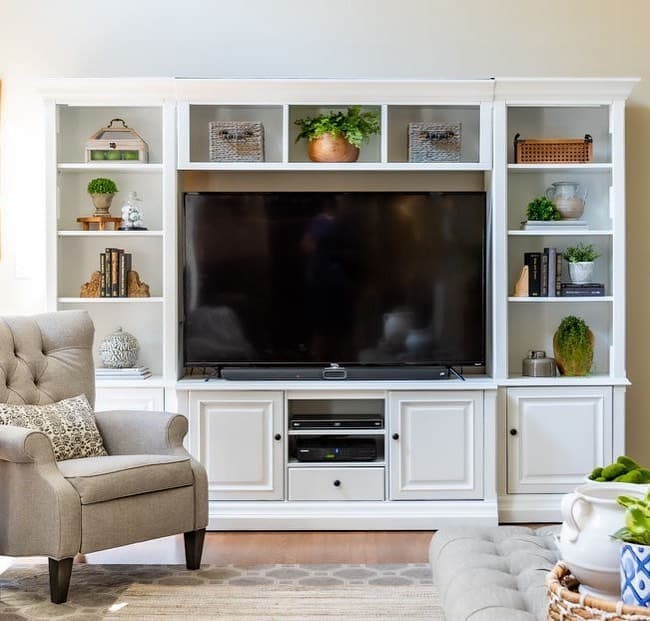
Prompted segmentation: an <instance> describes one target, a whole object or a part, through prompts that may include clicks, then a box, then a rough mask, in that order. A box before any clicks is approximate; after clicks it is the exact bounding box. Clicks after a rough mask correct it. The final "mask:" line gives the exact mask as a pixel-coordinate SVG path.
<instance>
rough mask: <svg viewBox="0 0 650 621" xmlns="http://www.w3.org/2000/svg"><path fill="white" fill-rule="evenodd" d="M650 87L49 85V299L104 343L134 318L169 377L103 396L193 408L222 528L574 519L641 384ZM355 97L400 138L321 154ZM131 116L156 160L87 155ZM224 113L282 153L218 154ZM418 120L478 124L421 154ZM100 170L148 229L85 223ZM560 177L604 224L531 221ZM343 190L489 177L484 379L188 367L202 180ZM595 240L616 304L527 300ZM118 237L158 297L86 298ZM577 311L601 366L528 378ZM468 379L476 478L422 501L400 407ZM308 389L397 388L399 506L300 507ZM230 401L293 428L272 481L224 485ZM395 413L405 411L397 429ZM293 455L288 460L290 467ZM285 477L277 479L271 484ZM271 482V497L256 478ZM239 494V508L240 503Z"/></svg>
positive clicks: (389, 460)
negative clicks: (440, 155) (315, 134)
mask: <svg viewBox="0 0 650 621" xmlns="http://www.w3.org/2000/svg"><path fill="white" fill-rule="evenodd" d="M634 83H635V81H634V80H628V79H500V78H497V79H495V80H492V79H491V80H461V81H453V80H452V81H435V80H434V81H428V80H426V81H390V80H386V81H381V80H322V81H318V80H316V81H312V80H194V79H160V80H158V79H153V80H138V79H128V80H120V79H105V80H104V79H93V80H82V79H79V80H76V79H72V80H51V81H48V82H47V84H45V85H44V87H43V92H44V97H45V102H46V111H47V172H46V182H47V201H48V205H47V214H48V225H47V228H48V235H47V240H48V268H47V269H48V275H47V276H48V278H47V281H48V307H49V308H50V309H52V310H55V309H68V308H84V309H86V310H88V312H89V313H90V315H91V317H92V318H93V321H94V322H95V326H96V337H97V342H98V341H99V339H101V338H102V337H103V336H105V335H106V334H108V333H110V332H112V331H114V330H115V329H116V328H117V327H118V326H121V327H122V328H124V329H125V330H128V331H129V332H131V333H132V334H134V335H135V336H136V337H137V338H138V340H139V342H140V346H141V355H140V360H139V363H140V364H142V365H143V366H148V367H149V368H150V369H151V370H152V372H153V377H152V378H149V379H147V380H144V381H142V382H138V381H136V380H129V381H128V382H125V381H122V382H120V381H119V380H117V381H109V380H102V381H100V382H98V388H99V390H98V395H99V399H100V400H101V402H102V404H108V405H111V404H112V405H116V404H117V405H119V406H120V407H138V408H150V409H155V408H161V407H163V406H165V407H167V408H169V409H175V410H179V411H182V412H184V413H186V414H187V415H188V416H189V418H190V435H189V446H190V448H192V450H193V451H194V452H195V453H196V454H197V455H198V456H199V457H200V458H201V459H202V461H204V463H206V465H207V468H208V474H209V476H211V477H212V479H211V481H212V482H211V488H210V489H211V492H210V493H211V498H212V499H213V500H216V499H218V500H219V503H217V504H214V505H213V506H212V507H211V515H212V517H213V518H214V520H213V525H215V524H217V521H216V520H217V518H219V521H218V524H220V526H217V527H219V528H258V527H259V528H262V527H263V528H307V527H310V526H313V525H314V524H316V523H317V524H318V527H322V528H347V527H349V528H356V527H361V528H363V527H368V528H374V527H378V528H393V527H394V528H400V527H403V528H421V527H426V528H435V527H437V525H441V524H443V523H446V522H445V520H447V519H449V520H455V519H467V520H474V523H494V522H495V521H496V519H497V515H498V516H499V517H500V518H501V519H502V520H513V521H517V520H524V521H539V520H544V519H557V517H558V511H557V506H558V505H557V501H558V498H559V494H561V493H563V492H565V491H568V490H569V489H571V488H572V487H573V486H574V485H575V484H576V483H577V482H579V481H580V480H581V477H582V476H583V475H582V473H583V472H584V471H586V470H588V469H590V468H589V466H590V465H592V464H597V463H602V462H604V461H607V460H608V459H610V458H611V457H612V456H615V455H616V454H619V453H622V452H623V450H624V429H625V399H624V394H625V386H626V384H627V383H628V382H627V376H626V370H625V187H624V184H625V146H624V136H625V100H626V98H627V96H628V94H629V92H630V90H631V89H632V87H633V86H634ZM349 105H361V106H362V107H363V108H364V109H365V110H374V111H376V112H377V113H378V114H379V117H380V120H381V131H380V134H379V135H377V136H373V137H372V139H371V140H370V142H369V143H368V144H367V145H364V147H363V148H362V150H361V156H360V158H359V161H358V162H355V163H351V164H320V163H314V162H311V161H309V160H308V158H307V155H306V149H305V144H304V142H303V141H301V142H298V143H296V141H295V138H296V135H297V134H296V132H297V127H296V125H295V123H294V122H295V120H296V119H297V118H301V117H303V116H305V115H312V114H316V113H319V112H323V111H329V110H333V109H344V108H345V107H347V106H349ZM112 118H122V119H125V120H126V122H127V123H128V125H129V126H130V127H133V128H135V129H137V131H138V132H139V133H140V134H141V135H142V136H143V138H144V139H145V141H146V142H147V143H148V146H149V153H150V157H149V161H148V162H146V163H144V162H90V163H86V162H85V161H84V144H85V141H86V140H87V138H88V137H89V136H90V135H91V134H93V132H95V131H96V130H97V129H99V128H100V127H103V126H105V125H106V124H107V123H108V122H109V121H110V120H111V119H112ZM219 120H247V121H258V122H261V123H262V124H263V126H264V130H265V159H264V161H261V162H252V163H246V162H212V161H210V159H209V140H208V124H209V123H210V122H211V121H219ZM417 121H439V122H459V123H461V124H462V148H461V156H460V160H459V161H457V162H438V163H413V162H409V161H408V149H407V138H406V136H407V128H408V124H409V123H410V122H417ZM517 133H518V134H520V135H521V137H522V138H555V137H581V136H583V135H584V134H590V135H591V136H592V137H593V143H594V158H593V162H590V163H585V164H519V163H515V162H514V155H513V138H514V136H515V134H517ZM96 176H106V177H110V178H112V179H113V180H114V181H115V182H116V183H117V185H118V187H119V189H120V191H119V193H118V195H117V196H116V197H115V199H114V203H113V207H112V212H113V214H114V215H117V214H119V208H120V206H121V204H122V201H123V200H124V199H125V198H126V196H127V193H128V191H130V190H136V191H137V192H138V194H139V195H140V196H141V197H142V199H143V205H144V215H145V224H146V226H147V227H148V230H147V231H139V232H119V231H102V232H99V231H81V230H80V227H79V226H78V225H77V223H76V218H77V217H80V216H85V215H89V214H90V213H91V212H92V204H91V202H90V198H89V196H88V195H87V194H86V185H87V183H88V181H89V180H90V179H92V178H93V177H96ZM556 181H576V182H578V183H580V184H581V185H582V186H584V187H585V188H586V189H587V193H588V198H587V202H586V209H585V214H584V219H585V220H586V222H587V224H588V228H587V229H585V230H569V229H560V230H558V229H557V228H556V229H553V230H544V229H540V230H524V229H522V228H521V222H522V221H523V220H525V210H526V205H527V203H528V202H529V201H530V200H531V199H532V198H533V197H536V196H541V195H542V194H543V193H544V191H545V189H546V188H547V187H549V186H550V185H551V183H553V182H556ZM330 187H332V188H338V189H346V190H347V189H352V190H354V189H359V190H361V189H387V188H394V189H399V190H408V189H414V190H422V189H430V190H438V189H445V190H476V189H483V190H485V192H486V194H487V197H488V236H489V237H488V249H489V257H488V282H487V299H488V301H489V302H488V325H487V352H488V356H487V360H486V367H485V375H484V376H483V377H480V378H474V379H473V381H469V382H467V383H465V384H464V385H459V383H458V381H455V380H449V381H444V382H439V383H438V382H424V383H422V382H402V383H396V382H363V383H357V384H351V383H350V382H348V383H345V382H321V383H313V382H310V383H302V384H301V383H300V382H293V383H290V382H246V383H237V382H225V381H223V380H219V381H214V380H212V381H210V382H204V381H202V380H197V379H190V378H183V377H182V374H183V370H182V368H181V362H180V360H181V359H182V356H181V355H180V353H179V352H180V347H181V346H180V340H179V320H180V319H181V316H180V314H179V313H180V310H179V305H180V301H179V263H178V256H179V245H180V238H179V229H178V222H179V218H178V213H179V209H180V205H181V196H182V192H183V191H201V190H206V189H209V190H219V189H225V190H228V191H232V190H237V189H242V190H243V189H255V190H277V189H282V190H291V189H292V188H294V189H301V190H304V189H306V188H312V189H317V190H322V189H327V188H330ZM578 241H583V242H585V243H591V244H594V246H595V248H596V249H597V251H598V252H599V253H600V255H601V257H600V258H599V259H598V260H597V263H596V272H595V276H594V280H595V281H597V282H602V283H604V284H605V296H604V297H597V298H562V297H550V298H541V297H535V298H529V297H523V298H522V297H514V296H513V290H514V284H515V282H516V280H517V278H518V276H519V274H520V271H521V267H522V265H523V255H524V253H525V252H540V251H542V250H543V248H546V247H555V248H557V249H558V250H559V251H563V250H564V249H566V247H567V246H569V245H575V244H576V243H577V242H578ZM106 247H119V248H124V249H125V251H126V252H130V253H132V255H133V265H134V269H136V270H137V271H138V272H139V274H140V277H141V278H142V280H143V281H145V282H147V283H148V284H149V285H150V288H151V297H150V298H80V297H79V289H80V286H81V285H82V283H84V282H86V281H87V280H88V279H89V277H90V274H91V273H92V272H93V271H94V270H96V269H98V266H99V253H100V252H101V251H102V250H103V249H104V248H106ZM569 314H575V315H579V316H580V317H582V318H584V319H585V320H586V322H587V323H588V324H589V326H590V327H591V329H592V331H593V332H594V334H595V337H596V345H595V360H594V367H593V369H592V373H591V374H590V375H589V376H588V377H586V378H567V377H554V378H533V377H523V376H522V375H521V368H522V358H523V357H524V356H525V355H526V354H527V352H528V351H529V350H531V349H544V350H546V352H547V354H549V355H552V351H553V347H552V338H553V333H554V332H555V329H556V328H557V326H558V324H559V323H560V321H561V320H562V318H563V317H565V316H567V315H569ZM96 362H99V360H98V358H97V357H96ZM449 391H452V392H449ZM458 391H460V392H462V393H463V394H465V396H466V399H465V400H464V401H463V403H464V405H463V406H462V407H463V408H469V409H463V410H462V411H463V412H466V413H467V412H470V413H471V412H473V414H468V416H469V418H468V419H467V421H471V422H467V425H469V426H470V427H472V429H474V432H475V435H471V434H470V435H467V434H468V433H469V428H468V427H466V426H465V427H459V428H457V429H456V428H454V429H455V431H454V432H453V434H452V435H451V436H450V442H452V443H453V441H454V438H455V439H456V441H458V442H460V443H461V444H462V445H463V447H464V448H465V450H466V451H467V455H468V456H467V459H468V460H469V461H467V462H466V463H467V464H472V465H471V468H470V470H471V472H470V471H464V474H462V475H459V477H460V478H459V481H460V483H459V484H458V485H457V486H456V487H454V484H453V482H452V483H451V484H449V485H447V487H445V486H444V485H443V486H442V487H441V486H440V485H438V487H436V486H435V485H434V486H433V487H435V492H431V491H430V492H427V493H425V494H424V495H423V496H421V497H419V496H418V495H417V493H415V494H414V493H412V492H411V491H405V489H404V488H402V487H400V483H399V481H397V482H396V480H395V479H394V476H396V474H395V473H396V472H398V470H399V469H398V467H397V466H396V465H395V464H396V462H395V459H396V456H397V455H398V454H399V455H402V457H403V454H400V453H398V452H397V445H396V443H395V442H394V441H393V440H391V437H392V435H391V434H390V432H391V427H390V425H393V424H395V425H397V424H402V423H399V421H401V420H402V419H401V418H400V416H401V415H397V414H396V415H395V416H396V418H391V417H392V416H393V414H395V413H394V412H393V411H392V410H391V408H394V407H400V408H401V407H402V405H397V404H399V403H401V401H400V400H399V398H398V397H399V395H400V394H406V393H407V392H408V394H409V395H411V396H414V397H417V396H418V395H419V396H420V398H421V399H422V400H423V402H424V403H426V404H428V405H427V406H426V407H429V406H431V407H432V408H433V410H436V407H434V406H437V404H438V401H439V399H437V398H436V395H443V393H444V394H445V395H449V394H452V393H453V394H456V393H457V392H458ZM296 396H298V397H300V398H303V397H304V398H316V397H318V396H320V397H321V398H322V397H323V396H328V398H333V399H335V398H342V396H346V398H358V399H365V398H376V399H381V400H384V402H385V404H386V408H387V431H386V432H384V433H383V434H382V437H384V438H385V441H386V447H385V449H386V450H385V452H384V453H382V461H381V463H375V464H374V466H375V467H377V468H382V469H384V470H385V471H386V489H385V492H384V491H382V494H385V496H384V502H379V501H378V502H376V503H374V504H373V503H371V505H372V506H365V505H364V507H363V508H362V506H361V505H362V504H363V503H361V504H359V503H357V504H356V505H355V503H351V504H347V505H345V504H341V503H331V502H330V503H324V502H321V503H316V504H314V505H312V509H315V510H316V514H317V517H314V516H313V515H310V513H309V512H306V511H303V510H302V509H301V508H299V506H298V505H296V504H295V503H291V502H288V503H287V502H286V500H287V499H288V498H290V496H291V493H290V488H291V485H292V483H291V480H290V477H289V475H288V473H287V471H286V470H285V469H284V466H286V465H287V464H286V463H285V460H286V453H285V452H284V451H286V448H285V442H284V439H281V440H274V439H273V438H274V437H276V436H277V435H280V437H281V438H283V437H284V436H285V435H287V434H286V420H285V413H284V410H285V408H286V407H287V404H288V403H289V402H290V401H291V399H293V398H296ZM224 404H226V405H227V404H231V405H232V408H233V410H232V411H238V408H241V409H242V410H243V411H247V412H248V411H259V413H260V417H261V418H260V420H263V421H265V422H264V425H266V426H267V427H265V429H267V428H268V429H272V428H273V429H275V432H276V433H274V435H273V437H271V436H268V437H267V435H264V434H262V436H261V437H259V438H258V440H259V441H260V442H262V443H263V445H264V446H266V447H267V448H268V450H269V451H271V453H272V455H273V459H271V460H270V461H269V462H268V463H267V462H265V463H267V466H268V468H271V470H272V472H271V471H269V472H266V471H265V472H263V473H262V474H261V475H260V476H261V477H262V478H263V479H264V481H265V483H264V484H262V483H260V482H259V481H258V482H257V483H256V484H255V485H252V486H250V487H248V488H246V489H243V488H242V489H238V490H235V491H232V492H230V495H229V492H228V491H224V490H228V489H232V488H231V487H229V486H228V485H230V484H226V483H224V482H223V481H222V482H221V483H223V485H222V484H221V483H219V481H218V479H219V476H220V470H219V468H220V467H221V466H220V465H219V461H218V459H217V458H216V457H215V455H214V454H213V453H212V452H211V449H210V446H211V442H212V443H216V444H217V445H220V446H222V448H223V449H224V450H227V448H228V446H227V444H228V443H227V440H225V441H224V442H225V444H223V442H221V440H220V436H219V433H218V430H219V429H220V427H219V423H218V421H219V420H220V418H219V416H220V414H219V413H220V412H223V411H230V410H228V407H230V406H228V407H226V405H224ZM247 404H248V405H247ZM468 404H469V405H468ZM249 406H250V407H249ZM403 407H404V410H403V411H404V416H405V417H406V418H405V419H404V420H408V416H409V413H410V412H411V410H410V409H409V408H410V406H406V405H405V406H403ZM423 407H424V406H423ZM224 408H225V410H224ZM251 408H252V409H251ZM256 408H259V409H256ZM400 411H401V410H400ZM436 411H437V410H436ZM269 416H270V417H271V419H268V417H269ZM277 417H279V419H278V418H277ZM389 419H390V420H391V421H393V422H390V424H388V420H389ZM269 420H271V422H269ZM404 424H406V423H404ZM268 425H270V426H268ZM542 429H543V431H544V434H543V439H542V435H540V430H542ZM215 430H217V431H215ZM513 431H515V433H512V432H513ZM265 433H266V432H265ZM454 434H456V435H454ZM470 436H471V437H470ZM472 438H473V439H472ZM567 438H568V440H567ZM267 440H268V443H269V444H268V445H267V444H265V443H266V442H267ZM470 440H471V441H470ZM382 441H383V440H382ZM540 442H541V444H540ZM567 442H568V444H567ZM479 449H480V450H479ZM278 451H279V452H278ZM402 457H400V459H401V458H402ZM418 459H420V458H418ZM422 463H423V464H424V466H423V467H426V465H427V464H428V463H429V462H427V460H426V459H424V461H423V462H422ZM283 464H284V466H283ZM391 464H392V465H391ZM418 464H420V462H418ZM420 465H421V464H420ZM267 466H265V467H267ZM294 467H295V468H297V469H301V470H306V471H308V470H309V468H306V467H305V466H301V465H296V464H294ZM467 467H469V466H467ZM274 468H275V469H276V470H277V468H281V473H279V474H278V472H276V470H273V469H274ZM463 468H465V466H463ZM361 470H363V469H361ZM472 473H473V474H472ZM483 473H486V474H485V475H483ZM490 473H496V475H495V476H492V474H490ZM452 475H453V473H452V474H451V475H450V476H451V478H452V479H453V476H452ZM301 477H302V475H301ZM235 478H236V477H235ZM301 480H302V479H301ZM267 484H268V486H270V488H267V487H264V486H265V485H267ZM256 485H257V487H256ZM395 486H397V487H395ZM463 486H464V487H463ZM235 487H236V486H235ZM244 487H245V486H244ZM263 487H264V489H265V490H266V491H264V493H262V492H261V491H259V492H257V493H256V492H255V491H254V490H255V489H258V490H261V489H262V488H263ZM416 487H417V486H416ZM295 489H297V488H295ZM432 489H433V488H432ZM463 489H465V490H467V492H463V491H462V490H463ZM251 490H252V491H251ZM269 490H271V491H269ZM441 490H442V491H441ZM445 490H446V491H445ZM450 490H451V491H450ZM377 493H378V494H379V491H378V492H377ZM427 494H428V495H427ZM228 500H230V501H231V502H230V503H229V502H224V501H228ZM258 500H259V501H260V502H259V503H257V501H258ZM465 500H466V501H467V502H465ZM477 500H479V501H480V502H477ZM341 511H343V514H341V513H340V512H341ZM377 512H379V513H377ZM341 515H343V517H341ZM373 515H374V516H375V517H372V516H373ZM346 516H347V517H346ZM390 516H392V518H391V517H390ZM364 520H365V521H364ZM364 525H365V526H364ZM425 525H426V526H425Z"/></svg>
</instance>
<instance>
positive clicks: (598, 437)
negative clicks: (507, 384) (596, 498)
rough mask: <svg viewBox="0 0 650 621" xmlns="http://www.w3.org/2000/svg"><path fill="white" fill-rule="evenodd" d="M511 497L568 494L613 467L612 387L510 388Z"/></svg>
mask: <svg viewBox="0 0 650 621" xmlns="http://www.w3.org/2000/svg"><path fill="white" fill-rule="evenodd" d="M506 419H507V429H506V433H507V434H508V439H507V443H508V449H507V461H508V492H509V493H511V494H521V493H531V494H532V493H540V494H550V493H566V492H570V491H573V489H574V488H575V487H576V486H577V485H580V484H581V483H584V480H585V476H586V475H588V474H589V473H590V472H591V471H592V470H593V469H594V468H595V467H596V466H602V465H603V464H608V463H611V461H612V458H613V457H612V389H611V387H607V386H604V387H601V386H594V387H555V388H549V387H544V388H510V389H508V400H507V417H506Z"/></svg>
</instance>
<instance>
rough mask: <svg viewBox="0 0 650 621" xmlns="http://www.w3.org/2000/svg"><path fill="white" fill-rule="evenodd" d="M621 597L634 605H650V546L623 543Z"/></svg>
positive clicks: (624, 601) (626, 602)
mask: <svg viewBox="0 0 650 621" xmlns="http://www.w3.org/2000/svg"><path fill="white" fill-rule="evenodd" d="M621 599H622V600H623V603H625V604H629V605H632V606H650V546H639V545H635V544H632V543H626V544H624V545H623V548H622V549H621Z"/></svg>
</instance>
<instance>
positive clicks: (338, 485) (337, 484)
mask: <svg viewBox="0 0 650 621" xmlns="http://www.w3.org/2000/svg"><path fill="white" fill-rule="evenodd" d="M334 487H341V481H339V480H338V479H336V481H334Z"/></svg>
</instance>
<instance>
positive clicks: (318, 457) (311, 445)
mask: <svg viewBox="0 0 650 621" xmlns="http://www.w3.org/2000/svg"><path fill="white" fill-rule="evenodd" d="M296 459H297V460H298V461H312V462H313V461H375V460H376V459H377V443H376V442H375V440H374V439H373V438H363V437H356V438H355V437H352V438H351V437H346V436H322V437H320V438H300V437H299V438H296Z"/></svg>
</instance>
